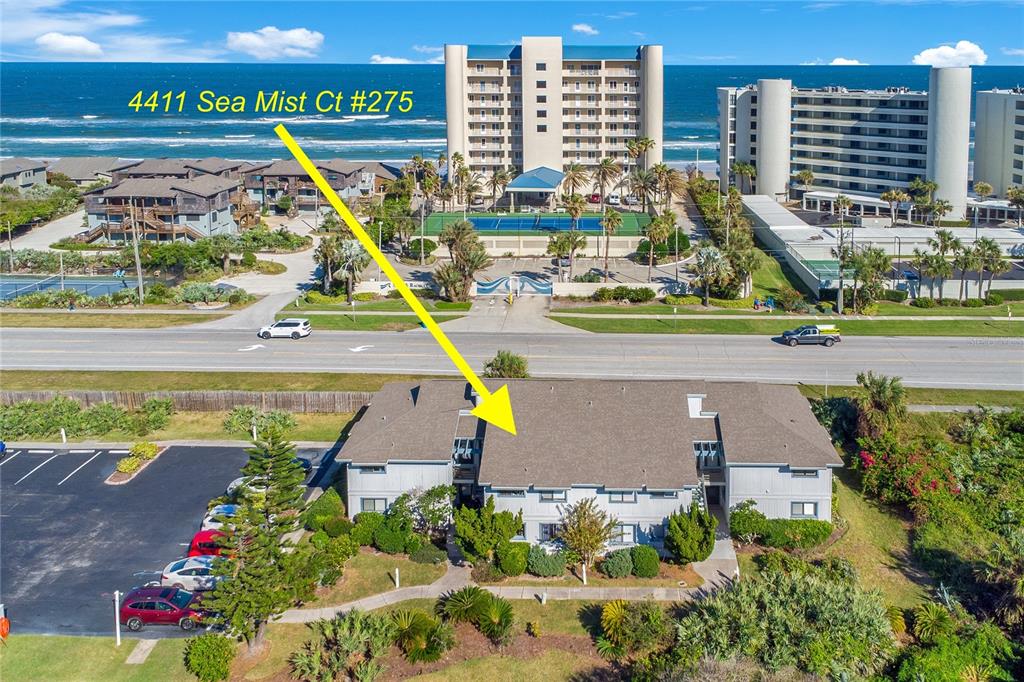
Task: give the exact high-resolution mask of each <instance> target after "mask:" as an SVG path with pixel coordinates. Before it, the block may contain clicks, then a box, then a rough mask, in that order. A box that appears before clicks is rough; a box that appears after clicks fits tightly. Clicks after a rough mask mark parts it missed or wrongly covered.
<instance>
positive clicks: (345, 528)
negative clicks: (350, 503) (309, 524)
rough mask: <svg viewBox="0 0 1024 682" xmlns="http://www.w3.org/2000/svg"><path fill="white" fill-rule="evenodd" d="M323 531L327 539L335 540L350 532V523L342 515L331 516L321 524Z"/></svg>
mask: <svg viewBox="0 0 1024 682" xmlns="http://www.w3.org/2000/svg"><path fill="white" fill-rule="evenodd" d="M323 530H324V532H325V533H327V535H328V537H331V538H337V537H341V536H342V535H347V534H348V533H349V532H351V530H352V522H351V521H349V520H348V519H347V518H345V516H344V515H338V516H331V517H329V518H328V519H327V520H326V521H324V523H323Z"/></svg>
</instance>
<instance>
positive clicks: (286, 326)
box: [259, 317, 312, 339]
mask: <svg viewBox="0 0 1024 682" xmlns="http://www.w3.org/2000/svg"><path fill="white" fill-rule="evenodd" d="M310 331H312V330H311V329H310V328H309V320H307V319H305V318H302V317H289V318H288V319H286V320H278V321H277V322H275V323H274V324H272V325H269V326H267V327H261V328H260V333H259V337H260V338H261V339H269V338H270V337H272V336H283V337H287V338H291V339H299V338H302V337H303V336H309V333H310Z"/></svg>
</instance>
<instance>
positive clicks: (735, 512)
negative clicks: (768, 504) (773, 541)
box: [729, 500, 768, 544]
mask: <svg viewBox="0 0 1024 682" xmlns="http://www.w3.org/2000/svg"><path fill="white" fill-rule="evenodd" d="M767 520H768V519H767V518H765V515H764V514H762V513H761V512H759V511H757V510H756V509H754V501H753V500H747V501H745V502H740V503H739V504H737V505H736V506H735V507H734V508H733V509H732V510H731V511H730V512H729V533H730V535H732V536H733V537H734V538H736V539H737V540H739V541H740V542H745V543H748V544H749V543H753V542H756V541H757V539H758V538H759V537H761V535H762V533H763V532H764V524H765V521H767Z"/></svg>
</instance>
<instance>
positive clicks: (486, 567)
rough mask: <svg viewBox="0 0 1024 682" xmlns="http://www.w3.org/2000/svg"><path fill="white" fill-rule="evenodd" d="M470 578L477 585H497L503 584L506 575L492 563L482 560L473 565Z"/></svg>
mask: <svg viewBox="0 0 1024 682" xmlns="http://www.w3.org/2000/svg"><path fill="white" fill-rule="evenodd" d="M470 577H471V578H472V579H473V582H475V583H496V582H501V580H502V579H503V578H504V577H505V574H504V573H502V572H501V569H500V568H498V567H497V566H495V565H494V564H493V563H491V562H490V561H487V560H486V559H481V560H480V561H477V562H476V563H475V564H474V565H473V570H472V571H471V572H470Z"/></svg>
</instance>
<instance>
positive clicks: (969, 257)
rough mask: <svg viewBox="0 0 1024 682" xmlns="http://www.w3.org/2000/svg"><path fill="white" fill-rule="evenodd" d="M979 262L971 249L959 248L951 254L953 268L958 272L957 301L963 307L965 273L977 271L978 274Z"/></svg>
mask: <svg viewBox="0 0 1024 682" xmlns="http://www.w3.org/2000/svg"><path fill="white" fill-rule="evenodd" d="M979 261H980V259H979V258H978V252H977V251H975V250H974V249H973V248H965V247H963V246H961V247H960V248H959V249H957V250H956V251H955V252H954V253H953V267H954V268H956V269H957V270H959V271H960V295H959V297H958V300H959V301H960V304H961V305H963V302H964V287H965V286H966V285H967V272H968V271H969V270H978V271H979V272H980V271H981V266H980V264H979ZM979 276H980V275H979Z"/></svg>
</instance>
